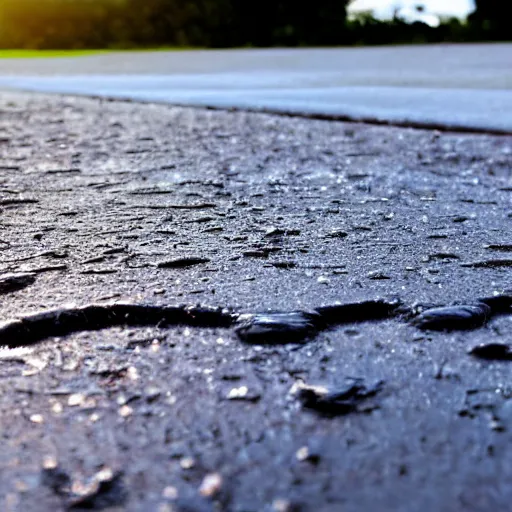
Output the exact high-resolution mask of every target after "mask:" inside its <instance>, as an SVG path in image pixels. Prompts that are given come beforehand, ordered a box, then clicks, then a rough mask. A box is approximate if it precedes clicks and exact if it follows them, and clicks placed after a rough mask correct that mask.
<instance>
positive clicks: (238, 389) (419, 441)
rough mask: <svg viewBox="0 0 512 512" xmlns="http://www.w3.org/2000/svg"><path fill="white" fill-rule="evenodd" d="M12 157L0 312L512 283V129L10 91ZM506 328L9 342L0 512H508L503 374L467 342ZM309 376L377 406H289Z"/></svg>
mask: <svg viewBox="0 0 512 512" xmlns="http://www.w3.org/2000/svg"><path fill="white" fill-rule="evenodd" d="M0 151H1V160H0V208H1V224H2V231H1V234H0V251H1V261H0V267H1V268H0V293H1V294H2V301H1V303H0V319H1V320H2V321H8V320H11V319H13V318H16V317H20V316H22V315H24V314H33V313H35V312H37V311H41V310H49V309H55V308H60V307H63V306H64V305H67V304H70V303H74V304H76V305H77V306H84V305H87V304H90V303H96V304H110V303H113V302H114V303H115V302H116V301H117V302H123V303H125V302H129V303H137V304H155V305H170V306H172V305H180V304H184V305H187V306H195V305H197V304H201V305H208V306H212V307H222V308H229V310H230V311H233V312H237V313H247V312H249V313H250V312H254V311H262V312H265V311H267V310H281V311H293V310H313V309H315V308H318V307H320V306H323V305H332V304H336V303H337V302H340V303H348V302H358V301H364V300H370V299H377V298H385V299H386V300H394V298H396V297H398V298H400V299H401V300H403V301H404V303H407V304H414V303H417V304H423V305H432V306H435V305H446V304H451V303H454V302H463V303H471V302H472V301H474V300H476V299H477V298H478V297H482V296H492V295H493V294H494V293H503V292H507V291H509V290H510V289H512V285H511V279H510V267H512V257H511V255H510V252H511V251H512V247H511V242H510V239H511V237H510V233H511V230H510V226H511V222H512V207H511V194H512V181H511V177H510V167H511V163H512V137H510V136H496V135H479V134H460V133H449V132H446V133H441V132H437V131H432V130H418V129H412V128H395V127H378V126H371V125H365V124H356V123H343V122H334V121H320V120H311V119H309V120H308V119H301V118H286V117H281V116H275V115H269V114H257V113H247V112H223V111H211V110H205V109H191V108H181V107H172V106H166V105H152V104H136V103H130V102H119V101H106V100H98V99H86V98H74V97H58V96H45V95H35V94H21V93H20V94H18V93H4V94H2V97H1V99H0ZM12 274H14V276H13V275H12ZM511 322H512V317H510V316H507V315H503V316H498V317H495V318H493V319H492V320H491V321H490V323H489V324H488V325H487V326H485V327H482V328H480V329H476V330H472V331H467V332H430V331H426V332H421V331H419V330H417V329H416V328H414V326H411V325H409V324H407V323H405V322H399V321H398V320H397V319H384V320H381V321H378V322H377V321H376V322H364V323H354V324H350V323H349V324H346V325H343V326H340V327H335V328H332V329H328V330H325V331H322V332H320V333H318V335H317V336H316V337H314V338H312V339H310V340H307V341H306V342H304V343H295V344H286V341H287V340H286V336H283V339H282V343H279V340H277V342H275V343H273V344H271V345H254V344H246V343H244V341H243V340H241V339H240V338H239V337H238V336H237V335H236V333H235V332H234V331H233V330H232V329H229V328H222V327H209V328H202V327H197V326H182V327H180V326H170V327H165V326H150V327H147V326H146V327H134V326H130V327H123V326H116V327H112V328H107V329H103V330H98V331H94V332H78V333H74V334H70V335H68V336H64V337H60V338H50V339H48V340H45V341H42V342H40V343H37V344H34V345H32V346H28V347H23V348H17V349H15V350H7V349H6V350H2V351H0V376H1V379H0V387H1V394H0V411H1V420H0V421H1V425H2V435H3V443H2V450H1V454H0V472H1V475H2V478H1V479H0V496H1V500H2V501H0V503H1V505H0V508H1V509H2V510H6V511H9V510H16V511H17V510H23V511H30V510H34V511H35V510H38V511H40V510H57V511H60V510H81V509H88V510H110V511H114V510H129V511H140V510H145V511H146V510H148V511H152V510H155V511H158V512H167V511H197V512H199V511H217V510H218V511H236V512H242V511H244V512H250V511H251V512H252V511H254V512H259V511H325V512H327V511H339V510H343V511H364V510H379V511H403V512H416V511H417V512H420V511H421V512H423V511H425V512H426V511H431V510H438V511H442V512H444V511H446V512H448V511H453V510H461V511H462V510H468V511H469V510H471V511H487V510H507V509H508V507H509V504H510V500H511V499H512V486H511V484H510V482H511V481H512V480H511V477H512V463H511V462H510V461H511V460H512V459H511V457H510V436H511V429H512V379H511V376H510V364H511V363H510V361H508V362H507V361H483V360H481V359H478V358H475V357H474V356H473V355H471V354H469V353H468V351H469V350H471V349H472V348H473V347H475V346H477V345H479V344H481V343H491V342H493V343H510V342H511V340H510V332H511V326H512V324H511ZM274 341H275V340H274ZM0 343H1V340H0ZM310 385H324V386H327V388H328V389H331V390H334V391H336V390H342V391H343V390H345V395H347V394H349V395H350V397H354V400H355V399H356V398H357V399H358V400H360V403H358V404H357V406H355V407H347V408H344V409H343V410H342V411H338V412H339V414H330V415H326V414H321V413H320V412H319V411H318V410H316V409H314V408H307V407H305V406H304V405H305V404H304V403H303V402H301V401H300V400H299V399H298V395H297V394H296V393H293V392H291V391H294V390H295V391H296V390H297V389H298V388H301V387H302V388H303V390H304V386H310ZM347 386H348V388H347ZM347 389H349V391H346V390H347ZM345 395H344V394H343V393H341V394H340V396H341V397H343V396H345ZM345 401H346V400H344V402H345Z"/></svg>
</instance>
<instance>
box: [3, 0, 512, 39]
mask: <svg viewBox="0 0 512 512" xmlns="http://www.w3.org/2000/svg"><path fill="white" fill-rule="evenodd" d="M349 2H350V0H316V1H314V2H310V3H306V2H298V1H296V0H0V47H2V48H29V49H67V48H71V49H82V48H84V49H85V48H140V47H142V48H144V47H159V46H162V47H163V46H172V47H206V48H226V47H246V46H255V47H266V46H335V45H354V44H389V43H423V42H443V41H457V42H459V41H482V40H509V39H512V37H511V34H512V31H511V30H510V28H509V27H510V21H509V20H510V16H509V14H510V13H509V12H508V11H509V10H510V8H509V7H508V5H507V4H508V3H509V2H506V1H503V0H477V1H476V10H475V12H474V13H472V14H471V15H470V16H469V18H468V20H466V21H460V20H457V19H450V20H444V21H443V22H442V23H441V25H440V26H439V27H430V26H428V25H425V24H424V23H412V24H407V23H404V22H403V21H401V20H400V19H398V18H395V19H393V20H390V21H386V22H384V21H379V20H376V19H374V18H372V17H371V16H370V15H360V16H358V17H356V18H354V19H347V5H348V3H349Z"/></svg>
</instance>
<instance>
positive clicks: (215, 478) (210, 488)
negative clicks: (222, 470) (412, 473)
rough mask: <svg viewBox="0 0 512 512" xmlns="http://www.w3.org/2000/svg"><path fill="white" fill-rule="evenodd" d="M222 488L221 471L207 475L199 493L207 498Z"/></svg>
mask: <svg viewBox="0 0 512 512" xmlns="http://www.w3.org/2000/svg"><path fill="white" fill-rule="evenodd" d="M221 488H222V476H221V475H220V474H219V473H210V474H209V475H206V476H205V477H204V479H203V482H202V483H201V485H200V487H199V494H200V495H201V496H204V497H205V498H211V497H213V496H215V495H216V494H218V493H219V491H220V490H221Z"/></svg>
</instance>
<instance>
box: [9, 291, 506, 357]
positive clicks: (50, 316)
mask: <svg viewBox="0 0 512 512" xmlns="http://www.w3.org/2000/svg"><path fill="white" fill-rule="evenodd" d="M510 313H512V296H509V295H499V296H495V297H489V298H483V299H477V300H475V301H473V302H471V303H468V304H458V305H451V306H444V307H437V308H428V309H425V310H423V311H422V308H421V307H413V306H406V305H404V304H403V303H402V302H400V301H399V300H397V299H395V300H381V299H379V300H369V301H363V302H356V303H349V304H335V305H332V306H323V307H320V308H317V309H314V310H312V311H289V312H268V313H249V314H239V313H236V312H234V311H232V310H230V309H226V308H210V307H203V306H155V305H144V304H122V303H114V304H90V305H86V306H82V307H69V308H61V309H56V310H49V311H45V312H42V313H37V314H33V315H27V316H23V317H20V318H18V319H15V320H9V321H6V322H3V323H1V324H0V345H2V346H6V347H10V348H14V347H19V346H24V345H30V344H33V343H36V342H38V341H42V340H44V339H47V338H51V337H56V336H67V335H69V334H72V333H75V332H80V331H96V330H100V329H107V328H110V327H117V326H130V327H170V326H178V325H182V326H189V327H210V328H216V327H221V328H232V327H234V328H235V331H236V333H237V335H238V337H239V338H240V339H241V340H242V341H244V342H246V343H256V344H281V345H282V344H288V343H304V342H306V341H308V340H310V339H312V338H314V337H315V336H316V335H318V334H319V333H320V332H321V331H323V330H326V329H330V328H334V327H336V326H339V325H346V324H353V323H359V322H368V321H381V320H388V319H398V320H401V321H402V322H408V323H409V324H411V325H413V326H414V327H416V328H418V329H422V330H437V331H450V330H468V329H477V328H479V327H482V326H483V325H485V324H486V323H487V322H488V321H489V320H490V319H491V318H492V317H493V316H495V315H500V314H510Z"/></svg>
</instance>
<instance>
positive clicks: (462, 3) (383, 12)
mask: <svg viewBox="0 0 512 512" xmlns="http://www.w3.org/2000/svg"><path fill="white" fill-rule="evenodd" d="M416 5H424V6H425V10H426V11H427V12H428V13H429V14H433V15H438V16H457V17H460V18H465V17H466V16H467V15H468V14H469V13H470V12H472V11H473V10H474V7H475V3H474V0H354V1H353V3H352V4H351V5H350V7H349V12H350V11H352V12H354V11H355V12H357V11H367V10H368V11H373V12H374V16H375V17H377V18H384V19H386V18H390V17H391V16H392V15H393V11H394V9H405V10H406V11H412V10H413V9H414V6H416Z"/></svg>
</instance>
